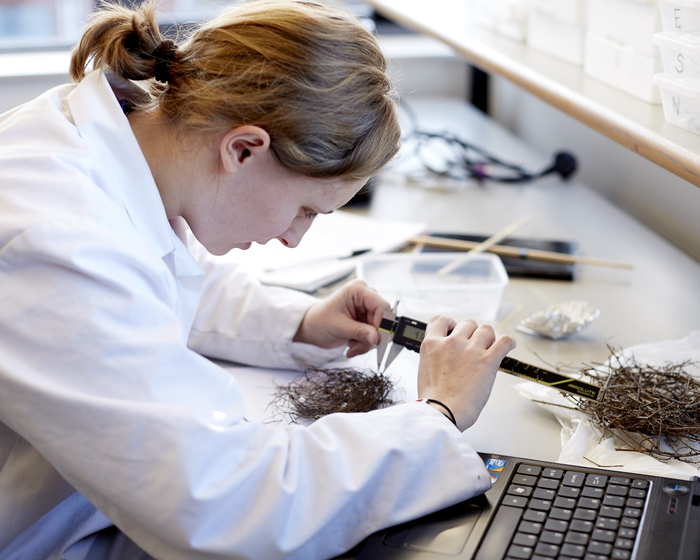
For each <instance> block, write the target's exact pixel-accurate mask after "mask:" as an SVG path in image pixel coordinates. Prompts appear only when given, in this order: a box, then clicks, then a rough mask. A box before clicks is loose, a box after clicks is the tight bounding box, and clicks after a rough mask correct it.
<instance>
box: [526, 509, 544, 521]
mask: <svg viewBox="0 0 700 560" xmlns="http://www.w3.org/2000/svg"><path fill="white" fill-rule="evenodd" d="M523 519H524V520H525V521H534V522H535V523H544V522H545V521H547V513H546V512H544V511H537V510H536V509H528V510H525V513H524V514H523Z"/></svg>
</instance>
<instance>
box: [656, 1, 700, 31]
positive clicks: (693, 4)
mask: <svg viewBox="0 0 700 560" xmlns="http://www.w3.org/2000/svg"><path fill="white" fill-rule="evenodd" d="M659 10H660V12H661V23H662V24H663V30H664V32H666V33H676V34H682V33H700V0H659Z"/></svg>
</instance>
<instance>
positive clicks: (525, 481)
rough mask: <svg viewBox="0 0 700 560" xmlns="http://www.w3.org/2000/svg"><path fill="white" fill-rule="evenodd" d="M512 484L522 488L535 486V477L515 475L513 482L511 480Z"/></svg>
mask: <svg viewBox="0 0 700 560" xmlns="http://www.w3.org/2000/svg"><path fill="white" fill-rule="evenodd" d="M511 482H512V483H513V484H520V485H523V486H534V485H535V484H537V477H536V476H529V475H526V474H516V475H515V476H514V477H513V480H511Z"/></svg>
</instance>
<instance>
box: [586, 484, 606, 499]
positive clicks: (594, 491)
mask: <svg viewBox="0 0 700 560" xmlns="http://www.w3.org/2000/svg"><path fill="white" fill-rule="evenodd" d="M581 495H582V496H585V497H586V498H598V499H599V500H602V499H603V496H604V495H605V492H604V489H603V488H596V487H595V486H586V487H585V488H584V489H583V490H582V491H581Z"/></svg>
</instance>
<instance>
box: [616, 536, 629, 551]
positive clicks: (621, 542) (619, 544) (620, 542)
mask: <svg viewBox="0 0 700 560" xmlns="http://www.w3.org/2000/svg"><path fill="white" fill-rule="evenodd" d="M632 547H634V541H633V540H632V539H619V538H618V539H617V540H616V541H615V548H626V549H628V550H632Z"/></svg>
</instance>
